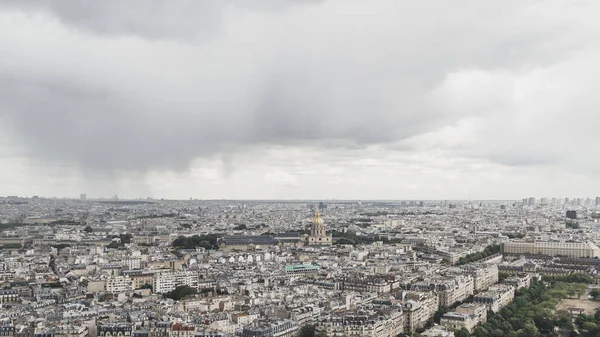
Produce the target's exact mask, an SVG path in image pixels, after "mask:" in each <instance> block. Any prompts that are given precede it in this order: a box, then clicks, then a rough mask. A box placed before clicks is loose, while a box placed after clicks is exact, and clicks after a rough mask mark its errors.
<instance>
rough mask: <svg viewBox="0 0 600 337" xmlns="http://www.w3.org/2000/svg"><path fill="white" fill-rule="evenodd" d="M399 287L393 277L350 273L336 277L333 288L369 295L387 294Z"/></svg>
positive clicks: (398, 283) (397, 281) (398, 282)
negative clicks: (367, 293)
mask: <svg viewBox="0 0 600 337" xmlns="http://www.w3.org/2000/svg"><path fill="white" fill-rule="evenodd" d="M399 287H400V281H399V280H398V279H397V278H396V277H395V276H393V275H368V274H363V273H352V274H349V275H342V276H338V277H336V279H335V288H336V289H337V290H342V291H356V292H369V293H378V294H382V293H389V292H391V291H393V290H395V289H398V288H399Z"/></svg>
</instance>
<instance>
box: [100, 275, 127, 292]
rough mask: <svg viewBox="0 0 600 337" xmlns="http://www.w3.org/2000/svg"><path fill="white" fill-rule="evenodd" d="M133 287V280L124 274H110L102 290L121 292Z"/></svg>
mask: <svg viewBox="0 0 600 337" xmlns="http://www.w3.org/2000/svg"><path fill="white" fill-rule="evenodd" d="M133 289H134V282H133V280H132V279H131V278H130V277H129V276H127V275H125V276H111V277H110V278H108V279H106V281H105V282H104V290H105V291H107V292H109V293H113V294H116V293H123V292H126V291H131V290H133Z"/></svg>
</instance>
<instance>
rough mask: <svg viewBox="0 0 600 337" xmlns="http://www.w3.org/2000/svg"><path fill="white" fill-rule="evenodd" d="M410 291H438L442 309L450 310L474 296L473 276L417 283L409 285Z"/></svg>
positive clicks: (458, 276)
mask: <svg viewBox="0 0 600 337" xmlns="http://www.w3.org/2000/svg"><path fill="white" fill-rule="evenodd" d="M409 289H410V290H417V291H437V293H438V302H439V306H440V307H447V308H450V307H452V306H453V305H454V304H456V303H459V302H462V301H464V300H466V299H467V298H469V297H470V296H471V295H473V294H474V282H473V276H471V275H457V276H455V277H451V278H441V279H429V280H422V281H417V282H414V283H412V284H410V285H409Z"/></svg>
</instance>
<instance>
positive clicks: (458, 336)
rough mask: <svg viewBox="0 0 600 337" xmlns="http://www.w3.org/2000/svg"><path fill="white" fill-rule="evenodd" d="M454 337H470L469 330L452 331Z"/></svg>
mask: <svg viewBox="0 0 600 337" xmlns="http://www.w3.org/2000/svg"><path fill="white" fill-rule="evenodd" d="M454 336H455V337H471V334H470V333H469V330H467V329H466V328H464V327H462V328H461V329H460V330H456V331H454Z"/></svg>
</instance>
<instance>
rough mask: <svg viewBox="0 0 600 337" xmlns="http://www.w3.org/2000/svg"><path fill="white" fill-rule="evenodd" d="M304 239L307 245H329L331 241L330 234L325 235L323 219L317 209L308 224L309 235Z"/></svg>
mask: <svg viewBox="0 0 600 337" xmlns="http://www.w3.org/2000/svg"><path fill="white" fill-rule="evenodd" d="M306 239H307V244H308V245H331V244H332V243H333V242H332V241H333V240H332V237H331V235H327V231H326V229H325V221H323V219H322V218H321V212H319V211H318V210H317V212H316V214H315V217H314V219H313V220H312V225H311V226H310V236H309V237H308V238H306Z"/></svg>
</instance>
